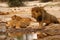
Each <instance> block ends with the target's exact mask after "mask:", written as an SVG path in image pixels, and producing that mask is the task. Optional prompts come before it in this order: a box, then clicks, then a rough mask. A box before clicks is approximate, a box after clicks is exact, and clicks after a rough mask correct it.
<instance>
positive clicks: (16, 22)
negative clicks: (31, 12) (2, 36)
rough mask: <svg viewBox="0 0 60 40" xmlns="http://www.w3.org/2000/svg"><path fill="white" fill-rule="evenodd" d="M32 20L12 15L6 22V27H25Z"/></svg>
mask: <svg viewBox="0 0 60 40" xmlns="http://www.w3.org/2000/svg"><path fill="white" fill-rule="evenodd" d="M31 22H33V20H32V19H30V18H21V17H20V16H16V15H14V16H12V17H11V20H10V21H8V22H7V28H26V27H27V26H29V24H30V23H31Z"/></svg>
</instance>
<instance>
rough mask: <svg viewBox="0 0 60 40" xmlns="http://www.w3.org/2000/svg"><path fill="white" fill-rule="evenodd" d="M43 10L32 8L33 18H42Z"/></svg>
mask: <svg viewBox="0 0 60 40" xmlns="http://www.w3.org/2000/svg"><path fill="white" fill-rule="evenodd" d="M41 10H42V8H40V7H34V8H32V11H31V12H32V17H34V18H37V17H38V16H41V15H42V13H41Z"/></svg>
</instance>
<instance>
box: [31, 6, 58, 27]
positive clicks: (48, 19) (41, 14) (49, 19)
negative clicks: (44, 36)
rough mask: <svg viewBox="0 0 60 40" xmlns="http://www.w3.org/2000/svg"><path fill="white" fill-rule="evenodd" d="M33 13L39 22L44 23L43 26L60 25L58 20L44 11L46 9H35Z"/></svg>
mask: <svg viewBox="0 0 60 40" xmlns="http://www.w3.org/2000/svg"><path fill="white" fill-rule="evenodd" d="M31 12H32V17H33V18H35V19H36V20H37V22H39V23H41V22H42V23H43V24H42V26H48V25H49V24H51V23H54V24H59V21H58V20H57V18H56V17H55V16H53V15H51V14H49V13H48V12H47V11H46V10H44V7H34V8H32V10H31Z"/></svg>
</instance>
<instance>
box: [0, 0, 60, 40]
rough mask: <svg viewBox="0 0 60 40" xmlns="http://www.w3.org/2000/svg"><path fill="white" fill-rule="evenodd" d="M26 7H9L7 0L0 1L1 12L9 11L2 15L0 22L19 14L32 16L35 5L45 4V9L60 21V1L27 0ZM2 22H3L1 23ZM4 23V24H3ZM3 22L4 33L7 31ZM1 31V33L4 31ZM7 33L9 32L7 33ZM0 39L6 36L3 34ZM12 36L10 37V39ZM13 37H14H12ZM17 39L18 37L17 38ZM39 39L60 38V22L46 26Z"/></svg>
mask: <svg viewBox="0 0 60 40" xmlns="http://www.w3.org/2000/svg"><path fill="white" fill-rule="evenodd" d="M54 1H56V0H54ZM24 4H25V6H24V7H9V6H8V4H7V3H6V2H4V3H0V14H2V13H4V14H6V13H7V12H8V13H9V14H8V15H0V22H1V21H4V22H6V21H9V20H10V19H11V16H13V15H18V16H21V17H22V18H23V17H31V15H32V14H31V8H33V7H35V6H45V8H44V9H45V10H46V11H47V12H48V13H49V14H51V15H54V16H56V17H57V19H58V20H59V21H60V2H46V3H40V2H39V1H30V2H29V1H27V2H24ZM0 24H1V23H0ZM3 24H4V25H3ZM3 24H1V25H0V26H1V27H0V31H2V32H3V34H4V33H5V31H6V28H5V23H3ZM2 27H4V28H2ZM2 32H1V33H2ZM6 35H7V33H6ZM0 38H1V39H0V40H5V39H6V36H5V35H2V36H0ZM10 38H11V37H8V39H6V40H9V39H10ZM11 39H12V38H11ZM15 40H16V39H15ZM37 40H60V24H50V25H49V26H46V27H45V28H44V29H43V30H42V31H41V34H40V36H39V38H38V39H37Z"/></svg>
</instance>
